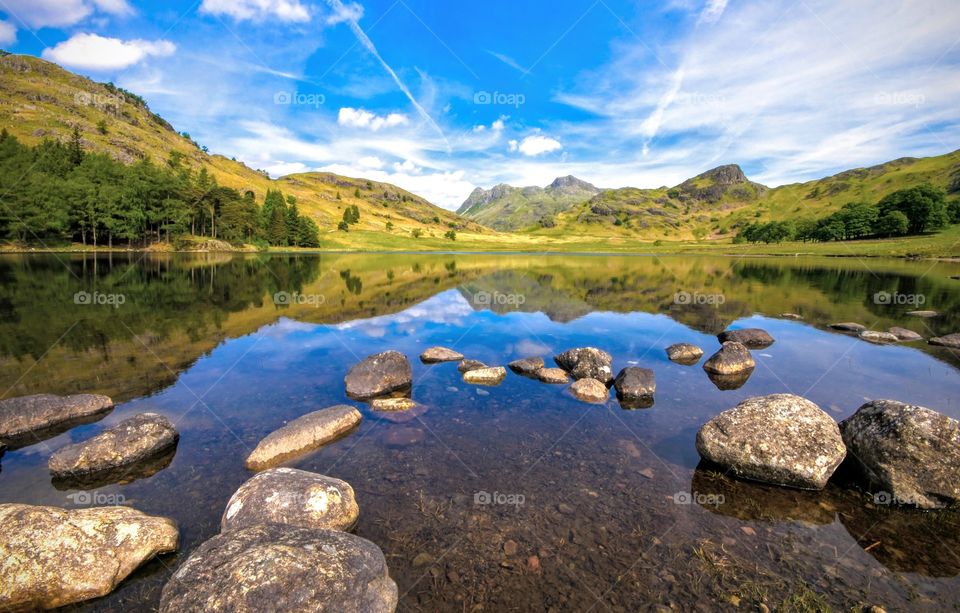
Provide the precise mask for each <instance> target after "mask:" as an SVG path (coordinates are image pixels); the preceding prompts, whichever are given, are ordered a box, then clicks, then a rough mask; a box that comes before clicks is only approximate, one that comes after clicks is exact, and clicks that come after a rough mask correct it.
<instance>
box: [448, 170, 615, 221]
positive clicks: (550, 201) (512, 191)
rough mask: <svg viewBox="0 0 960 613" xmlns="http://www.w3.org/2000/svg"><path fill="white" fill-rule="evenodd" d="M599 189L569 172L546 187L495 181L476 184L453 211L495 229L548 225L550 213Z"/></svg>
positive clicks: (550, 218) (551, 217) (570, 204)
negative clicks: (486, 185)
mask: <svg viewBox="0 0 960 613" xmlns="http://www.w3.org/2000/svg"><path fill="white" fill-rule="evenodd" d="M600 191H601V190H599V189H597V188H596V187H594V186H593V185H590V184H589V183H587V182H586V181H581V180H580V179H578V178H576V177H573V176H566V177H558V178H557V179H555V180H554V181H553V183H551V184H550V185H548V186H547V187H536V186H533V187H513V186H510V185H506V184H502V183H501V184H500V185H496V186H494V187H493V188H491V189H488V190H485V189H481V188H479V187H478V188H477V189H475V190H474V191H473V193H472V194H470V196H469V197H468V198H467V199H466V201H465V202H464V203H463V204H462V205H461V206H460V208H459V209H457V213H458V214H460V215H463V216H464V217H467V218H469V219H472V220H474V221H476V222H478V223H481V224H483V225H485V226H487V227H490V228H494V229H496V230H503V231H513V230H522V229H525V228H530V227H539V226H540V225H543V226H549V224H551V223H552V222H553V219H554V217H555V216H556V215H557V214H558V213H561V212H563V211H566V210H568V209H569V208H570V207H572V206H575V205H576V204H578V203H580V202H583V201H584V200H587V199H589V198H592V197H593V196H595V195H596V194H598V193H600Z"/></svg>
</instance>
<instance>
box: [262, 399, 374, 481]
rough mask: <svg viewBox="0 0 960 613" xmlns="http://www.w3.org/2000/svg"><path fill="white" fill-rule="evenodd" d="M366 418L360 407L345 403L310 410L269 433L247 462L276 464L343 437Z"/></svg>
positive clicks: (265, 464) (269, 466)
mask: <svg viewBox="0 0 960 613" xmlns="http://www.w3.org/2000/svg"><path fill="white" fill-rule="evenodd" d="M362 419H363V416H362V415H361V414H360V411H358V410H357V409H355V408H354V407H351V406H347V405H344V404H341V405H337V406H335V407H329V408H326V409H320V410H319V411H314V412H313V413H307V414H306V415H304V416H302V417H298V418H297V419H294V420H293V421H291V422H290V423H288V424H287V425H285V426H283V427H282V428H280V429H278V430H274V431H273V432H271V433H270V434H268V435H267V436H266V437H265V438H264V439H263V440H262V441H260V443H259V444H258V445H257V447H256V449H254V450H253V452H252V453H251V454H250V455H249V456H247V461H246V464H245V465H246V467H247V468H248V469H250V470H264V469H266V468H272V467H274V466H277V465H279V464H282V463H283V462H286V461H287V460H292V459H293V458H295V457H298V456H301V455H303V454H305V453H308V452H310V451H313V450H314V449H317V448H319V447H322V446H323V445H326V444H327V443H330V442H333V441H335V440H337V439H338V438H341V437H342V436H344V435H346V434H347V433H349V432H351V431H352V430H353V429H354V428H356V427H357V425H358V424H359V423H360V421H361V420H362Z"/></svg>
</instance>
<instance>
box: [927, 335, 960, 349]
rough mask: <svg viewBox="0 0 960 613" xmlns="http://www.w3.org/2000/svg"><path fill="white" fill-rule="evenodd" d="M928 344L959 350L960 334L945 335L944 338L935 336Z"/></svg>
mask: <svg viewBox="0 0 960 613" xmlns="http://www.w3.org/2000/svg"><path fill="white" fill-rule="evenodd" d="M929 342H930V344H931V345H940V346H941V347H950V348H951V349H960V332H955V333H953V334H947V335H946V336H935V337H933V338H931V339H930V341H929Z"/></svg>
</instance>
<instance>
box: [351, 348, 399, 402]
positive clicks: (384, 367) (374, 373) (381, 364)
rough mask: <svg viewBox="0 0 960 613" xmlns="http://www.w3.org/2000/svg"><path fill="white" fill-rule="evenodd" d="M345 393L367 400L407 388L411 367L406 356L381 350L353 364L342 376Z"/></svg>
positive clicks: (356, 398) (357, 398) (354, 397)
mask: <svg viewBox="0 0 960 613" xmlns="http://www.w3.org/2000/svg"><path fill="white" fill-rule="evenodd" d="M343 382H344V385H346V388H347V396H349V397H350V398H353V399H355V400H369V399H371V398H376V397H378V396H386V395H388V394H391V393H393V392H400V391H405V390H408V389H410V386H411V385H412V384H413V371H412V370H411V369H410V362H408V361H407V358H406V356H404V355H403V354H402V353H400V352H398V351H384V352H383V353H377V354H375V355H371V356H369V357H367V358H366V359H364V360H363V361H362V362H360V363H359V364H356V365H355V366H354V367H353V368H351V369H350V372H348V373H347V376H346V377H344V379H343Z"/></svg>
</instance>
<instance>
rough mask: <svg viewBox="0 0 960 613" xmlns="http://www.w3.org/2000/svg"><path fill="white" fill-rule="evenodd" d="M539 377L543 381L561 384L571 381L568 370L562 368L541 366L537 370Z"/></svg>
mask: <svg viewBox="0 0 960 613" xmlns="http://www.w3.org/2000/svg"><path fill="white" fill-rule="evenodd" d="M537 379H538V380H539V381H542V382H543V383H551V384H553V385H559V384H563V383H567V382H568V381H570V377H569V376H567V371H565V370H563V369H562V368H541V369H540V370H538V371H537Z"/></svg>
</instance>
